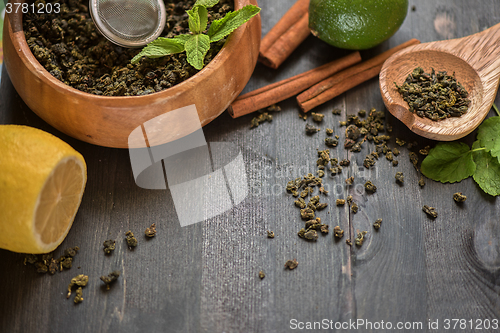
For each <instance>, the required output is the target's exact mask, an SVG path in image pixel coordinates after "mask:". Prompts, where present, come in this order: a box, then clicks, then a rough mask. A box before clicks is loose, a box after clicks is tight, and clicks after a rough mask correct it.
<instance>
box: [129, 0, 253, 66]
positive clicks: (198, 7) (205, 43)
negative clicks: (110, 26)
mask: <svg viewBox="0 0 500 333" xmlns="http://www.w3.org/2000/svg"><path fill="white" fill-rule="evenodd" d="M218 2H219V0H198V1H196V3H195V4H194V6H193V8H192V9H190V10H188V11H187V14H188V16H189V19H188V23H189V30H190V31H191V33H190V34H185V35H179V36H175V37H174V38H164V37H159V38H157V39H156V40H154V41H152V42H151V43H149V44H148V45H146V46H145V47H144V48H143V49H142V50H141V52H139V53H138V54H137V55H136V56H135V57H134V58H132V60H131V62H132V63H133V64H135V63H138V62H139V61H140V60H141V59H142V57H148V58H159V57H164V56H167V55H171V54H175V53H181V52H184V51H185V52H186V59H187V61H188V62H189V64H191V66H193V67H194V68H196V69H198V70H200V69H202V68H203V65H204V60H205V56H206V54H207V52H208V50H210V43H213V42H217V41H219V40H221V39H223V38H224V37H226V36H228V35H229V34H230V33H231V32H233V31H234V30H236V29H237V28H238V27H240V26H241V25H243V24H244V23H245V22H247V21H248V20H250V19H251V18H252V17H254V16H255V15H257V14H258V13H259V12H260V8H259V7H256V6H254V5H247V6H245V7H243V8H241V9H238V10H237V11H234V12H229V13H227V14H226V15H225V16H224V17H223V18H222V19H220V20H215V21H213V22H212V24H211V25H210V28H209V29H208V32H207V33H206V34H205V33H204V31H206V30H207V24H208V10H207V8H211V7H213V6H215V5H216V4H217V3H218Z"/></svg>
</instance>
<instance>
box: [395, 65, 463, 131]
mask: <svg viewBox="0 0 500 333" xmlns="http://www.w3.org/2000/svg"><path fill="white" fill-rule="evenodd" d="M395 84H396V83H395ZM396 87H397V88H398V91H399V93H400V94H401V96H402V97H403V99H404V100H405V102H407V103H408V106H409V110H410V111H411V112H413V113H415V114H416V115H418V116H419V117H422V118H424V117H425V118H429V119H431V120H434V121H437V120H442V119H446V118H449V117H460V116H461V115H463V114H465V113H466V112H467V109H468V107H469V104H470V100H469V99H468V98H467V96H468V95H469V93H468V92H467V90H465V88H464V87H462V85H461V84H460V83H459V82H458V81H457V80H456V78H455V73H453V76H450V75H448V74H447V73H446V72H445V71H442V72H437V73H436V72H435V71H434V68H433V69H432V71H431V73H430V74H428V73H425V72H424V70H423V69H422V68H421V67H417V68H415V69H414V70H413V72H412V73H411V74H410V75H408V77H407V78H406V80H405V82H404V83H403V84H402V85H401V86H398V85H397V84H396Z"/></svg>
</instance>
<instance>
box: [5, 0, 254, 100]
mask: <svg viewBox="0 0 500 333" xmlns="http://www.w3.org/2000/svg"><path fill="white" fill-rule="evenodd" d="M25 1H26V0H23V2H25ZM234 4H235V6H234V9H235V10H237V9H240V8H242V7H243V6H244V5H248V4H251V1H250V0H234ZM9 16H11V17H12V18H13V19H14V20H13V21H14V22H15V23H14V24H18V25H20V29H19V30H18V31H16V32H13V29H12V24H13V23H12V21H11V20H10V18H8V17H9ZM5 20H6V23H7V26H8V29H7V30H8V34H9V38H10V39H11V41H12V44H13V46H14V48H15V49H16V50H17V51H18V53H19V57H20V59H21V61H22V62H23V63H24V65H25V66H26V68H27V69H28V70H29V71H30V72H31V73H33V74H34V75H35V76H36V77H37V78H39V79H40V80H41V81H42V82H44V83H45V84H47V85H49V86H50V87H52V88H53V89H55V90H56V91H59V92H64V93H70V94H74V95H76V96H78V97H79V98H84V99H87V100H90V101H92V102H93V103H96V104H100V105H108V104H112V105H117V103H118V104H120V105H121V104H122V103H123V104H127V105H128V106H133V105H134V104H137V105H144V102H145V101H147V100H148V99H154V100H156V99H157V98H162V97H164V98H168V97H170V96H175V95H178V94H180V93H182V92H184V91H187V90H189V89H191V88H192V87H194V86H196V85H197V84H200V83H201V82H202V81H203V80H204V77H206V76H207V75H208V74H209V72H212V71H216V70H218V69H219V68H220V67H221V66H222V65H223V64H224V62H225V61H226V60H227V59H228V58H229V55H230V53H231V51H232V50H233V49H234V48H235V47H237V45H238V44H239V42H240V41H241V39H242V37H243V36H244V34H245V30H246V29H247V27H248V22H246V23H245V24H243V25H242V26H240V27H239V28H237V29H236V30H235V31H233V32H232V33H231V34H230V35H229V37H228V38H227V40H226V42H225V43H224V45H223V47H222V49H221V50H220V51H219V52H218V53H217V55H216V56H215V57H214V58H213V59H212V60H211V61H210V62H209V63H208V64H207V65H206V66H205V67H204V68H203V69H202V70H201V71H199V72H198V73H196V74H195V75H193V76H192V77H190V78H189V79H187V80H185V81H182V82H181V83H178V84H176V85H174V86H173V87H170V88H167V89H164V90H161V91H158V92H154V93H151V94H147V95H141V96H102V95H95V94H91V93H87V92H83V91H81V90H78V89H76V88H73V87H71V86H69V85H67V84H65V83H64V82H62V81H60V80H58V79H56V78H55V77H54V76H52V75H51V74H50V73H49V72H48V71H47V70H46V69H45V67H43V66H42V65H41V64H40V62H39V61H38V60H37V59H36V58H35V56H34V55H33V53H32V52H31V50H30V48H29V46H28V43H27V42H26V38H25V36H24V30H23V29H22V28H23V26H22V22H23V21H22V12H17V13H10V14H6V16H5ZM131 102H132V103H131ZM131 104H132V105H131Z"/></svg>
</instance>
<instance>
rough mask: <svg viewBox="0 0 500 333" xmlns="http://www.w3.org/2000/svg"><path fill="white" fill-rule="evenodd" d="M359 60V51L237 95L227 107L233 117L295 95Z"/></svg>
mask: <svg viewBox="0 0 500 333" xmlns="http://www.w3.org/2000/svg"><path fill="white" fill-rule="evenodd" d="M360 61H361V56H360V54H359V52H357V51H356V52H353V53H351V54H349V55H347V56H345V57H343V58H340V59H337V60H334V61H332V62H329V63H327V64H325V65H323V66H320V67H317V68H314V69H311V70H309V71H307V72H304V73H302V74H298V75H295V76H293V77H290V78H288V79H285V80H282V81H279V82H276V83H273V84H270V85H267V86H265V87H262V88H259V89H257V90H254V91H251V92H249V93H246V94H244V95H241V96H239V97H238V98H237V99H236V100H235V101H234V102H233V103H232V104H231V105H230V106H229V109H228V112H229V114H230V115H231V117H233V118H238V117H241V116H244V115H246V114H249V113H251V112H254V111H257V110H259V109H262V108H265V107H268V106H270V105H272V104H275V103H278V102H281V101H283V100H285V99H287V98H290V97H292V96H295V95H296V94H298V93H300V92H301V91H304V90H305V89H307V88H309V87H310V86H312V85H313V84H316V83H318V82H320V81H321V80H323V79H325V78H327V77H329V76H331V75H332V74H334V73H336V72H338V71H341V70H343V69H344V68H347V67H349V66H352V65H353V64H355V63H358V62H360Z"/></svg>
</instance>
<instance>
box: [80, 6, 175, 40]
mask: <svg viewBox="0 0 500 333" xmlns="http://www.w3.org/2000/svg"><path fill="white" fill-rule="evenodd" d="M89 7H90V15H91V16H92V19H93V20H94V23H95V25H96V27H97V29H98V30H99V31H100V32H101V33H102V34H103V36H104V37H106V38H107V39H109V40H110V41H111V42H113V43H115V44H117V45H120V46H124V47H140V46H144V45H146V44H147V43H149V42H151V41H153V40H155V39H156V38H157V37H158V36H159V35H160V34H161V32H162V31H163V28H164V27H165V20H166V11H165V4H164V3H163V0H90V6H89Z"/></svg>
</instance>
